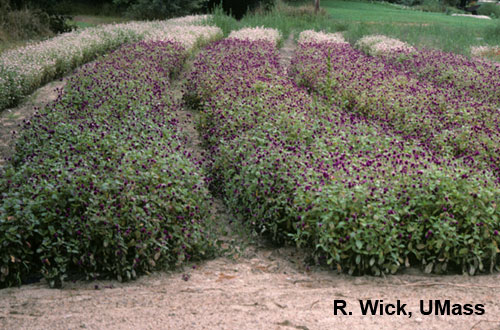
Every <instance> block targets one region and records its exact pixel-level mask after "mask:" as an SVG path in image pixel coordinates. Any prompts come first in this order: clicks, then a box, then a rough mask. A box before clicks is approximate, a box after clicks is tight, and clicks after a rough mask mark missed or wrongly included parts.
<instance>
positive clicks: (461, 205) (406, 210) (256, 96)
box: [188, 39, 500, 274]
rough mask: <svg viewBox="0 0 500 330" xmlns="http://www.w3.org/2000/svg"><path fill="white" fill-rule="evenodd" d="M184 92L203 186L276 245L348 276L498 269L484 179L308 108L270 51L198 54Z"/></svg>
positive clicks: (382, 132) (226, 48)
mask: <svg viewBox="0 0 500 330" xmlns="http://www.w3.org/2000/svg"><path fill="white" fill-rule="evenodd" d="M319 51H321V49H318V52H319ZM320 54H322V53H320ZM299 58H300V59H301V58H302V57H299ZM313 63H314V64H316V62H313ZM296 66H297V63H296ZM302 74H304V73H302ZM188 93H189V99H190V100H191V101H192V100H197V101H198V104H199V105H200V109H201V111H202V113H201V119H200V121H199V124H198V127H199V129H200V131H201V132H202V134H203V137H204V140H205V142H206V144H207V147H208V148H209V149H210V151H211V152H210V154H211V155H212V158H211V159H210V162H209V163H210V165H209V168H210V173H211V174H212V176H213V179H214V183H213V184H214V189H220V191H221V193H223V194H224V196H225V199H226V202H227V205H228V206H229V207H230V208H231V209H232V211H233V212H234V214H238V215H240V216H241V217H242V218H243V219H248V220H249V221H251V222H252V224H254V225H255V226H256V228H258V229H260V231H262V232H264V233H266V232H267V233H269V235H270V236H271V237H272V238H274V239H275V240H277V241H284V240H293V241H294V242H295V243H296V244H297V245H299V246H309V247H311V248H313V249H314V250H315V252H316V256H317V257H318V258H319V259H320V260H323V261H326V262H327V263H328V264H332V265H337V267H338V268H340V269H345V270H347V271H349V272H350V273H373V274H380V273H388V272H391V273H392V272H396V271H397V270H398V269H400V268H401V267H404V265H408V264H418V265H424V267H425V270H426V271H428V272H431V271H434V272H443V271H445V270H446V269H447V267H448V266H459V267H462V269H463V270H464V271H469V272H470V273H471V274H472V273H475V272H476V271H479V270H483V269H493V268H495V267H496V266H498V263H499V258H498V252H499V250H498V244H499V243H500V236H499V232H498V231H499V230H500V228H499V222H498V220H499V216H500V213H499V210H498V208H497V205H498V203H499V202H500V196H499V190H498V185H497V184H496V183H495V178H494V177H493V176H492V175H491V174H489V173H488V172H487V171H483V172H478V171H477V170H476V169H475V168H473V167H469V166H467V164H464V163H463V162H462V161H460V160H454V159H451V158H445V157H440V156H437V155H435V154H434V153H433V152H431V151H429V150H427V148H426V147H425V146H422V145H420V144H419V143H418V142H412V140H410V139H404V138H403V137H402V136H400V135H398V134H394V133H393V130H391V129H390V128H389V127H388V126H387V125H385V124H384V123H379V122H375V121H369V120H366V119H364V118H363V117H362V116H359V115H357V114H355V113H353V112H351V111H344V110H342V108H340V107H338V106H337V105H335V104H334V105H331V106H327V105H325V103H324V102H322V101H321V102H316V101H315V100H314V98H313V97H312V96H310V95H309V94H307V93H306V92H305V91H304V90H301V89H299V88H297V87H296V85H295V84H294V83H293V82H292V81H291V80H290V79H289V78H288V77H287V76H285V75H284V73H283V71H282V68H280V66H279V64H278V56H277V51H276V48H275V47H274V46H273V44H272V43H269V42H266V41H249V40H238V39H227V40H224V41H220V42H216V43H213V44H211V45H209V46H208V47H206V48H205V49H204V50H203V51H202V52H201V53H200V54H199V55H198V56H197V58H196V59H195V61H194V64H193V70H192V73H191V76H190V80H189V84H188ZM195 103H196V102H195Z"/></svg>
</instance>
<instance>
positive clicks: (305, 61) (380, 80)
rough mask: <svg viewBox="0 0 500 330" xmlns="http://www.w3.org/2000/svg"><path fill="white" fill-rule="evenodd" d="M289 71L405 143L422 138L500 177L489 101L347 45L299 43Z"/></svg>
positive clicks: (495, 121)
mask: <svg viewBox="0 0 500 330" xmlns="http://www.w3.org/2000/svg"><path fill="white" fill-rule="evenodd" d="M290 72H291V73H292V75H293V77H294V79H295V81H296V82H297V83H298V84H300V85H302V86H305V87H307V88H309V89H310V90H312V91H314V92H315V93H318V95H321V96H323V97H325V98H328V99H329V100H330V102H333V103H335V104H337V105H339V106H340V107H342V108H345V109H347V110H349V112H351V113H353V114H356V115H359V116H363V117H364V118H367V119H368V120H370V121H376V122H378V123H380V124H383V125H387V127H388V128H390V129H391V130H393V131H394V132H395V133H397V134H398V135H401V136H402V137H403V138H405V139H408V140H414V139H417V140H419V141H421V143H422V145H423V146H424V147H425V148H426V149H429V151H430V152H433V153H436V154H437V155H444V156H446V157H456V158H460V159H463V160H464V161H465V162H467V163H468V165H469V166H471V167H477V169H478V171H481V170H483V169H484V170H489V171H492V172H493V173H495V175H496V176H497V179H498V178H499V175H500V174H499V173H500V158H499V155H500V149H499V148H500V130H499V127H500V126H499V120H500V119H499V118H500V116H499V114H500V112H499V111H500V110H499V109H498V105H497V104H495V103H493V102H491V100H490V99H486V100H480V99H477V98H474V97H471V96H469V95H467V94H466V93H464V92H463V91H462V90H461V89H457V88H455V87H453V86H449V85H447V84H441V85H439V84H434V83H432V82H429V81H425V80H421V79H419V78H418V77H417V76H416V75H415V74H414V73H413V72H410V71H406V70H401V69H400V68H399V67H398V66H397V65H394V64H392V63H390V62H388V61H385V60H384V59H381V58H379V57H373V56H368V55H366V54H364V53H363V52H361V51H359V50H356V49H353V48H352V47H351V46H350V45H347V44H344V43H331V42H315V41H314V40H312V41H311V42H303V43H301V44H299V46H298V51H297V54H296V57H295V59H294V60H293V61H292V68H291V70H290ZM457 80H458V79H457ZM492 82H494V81H492ZM494 83H496V82H494ZM494 93H495V91H494V88H493V89H492V90H491V94H494ZM487 98H490V96H488V97H487Z"/></svg>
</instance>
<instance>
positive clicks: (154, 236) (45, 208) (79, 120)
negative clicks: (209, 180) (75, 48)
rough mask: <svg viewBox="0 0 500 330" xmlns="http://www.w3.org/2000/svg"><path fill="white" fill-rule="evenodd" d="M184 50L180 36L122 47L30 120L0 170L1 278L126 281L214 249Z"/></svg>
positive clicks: (53, 283)
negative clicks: (181, 113)
mask: <svg viewBox="0 0 500 330" xmlns="http://www.w3.org/2000/svg"><path fill="white" fill-rule="evenodd" d="M186 55H187V53H186V51H185V49H184V48H183V47H182V46H181V45H180V44H178V43H173V42H161V41H159V42H140V43H135V44H131V45H127V46H124V47H122V48H120V49H119V50H117V51H115V52H113V53H111V54H110V55H107V56H106V57H104V58H103V59H101V60H99V61H97V62H94V63H92V64H89V65H86V66H84V67H82V68H81V69H80V70H79V71H78V72H77V73H76V74H75V75H74V76H72V77H71V78H70V80H69V81H68V83H67V86H66V87H65V88H64V93H61V94H60V95H59V97H58V99H57V100H56V101H55V102H54V103H52V104H49V105H48V106H47V107H45V108H43V109H40V110H39V111H38V112H37V113H36V114H35V116H34V117H33V118H31V119H29V120H26V121H25V122H24V128H23V131H22V133H21V135H20V137H19V138H18V141H17V145H16V154H15V156H14V157H13V159H12V161H11V163H10V164H9V165H8V166H7V167H5V168H4V172H5V173H4V175H3V176H2V177H1V178H0V247H1V249H0V251H1V253H0V261H1V269H0V286H5V285H12V284H16V283H21V282H22V281H24V280H25V279H26V278H27V277H28V276H30V275H32V274H41V275H43V277H45V278H46V279H47V280H48V281H49V283H50V285H51V286H58V285H60V284H61V283H62V281H63V280H64V279H65V278H66V277H67V276H68V275H71V274H72V273H78V274H80V275H85V276H86V277H87V278H95V277H98V276H101V275H106V276H114V277H117V278H118V279H119V280H127V279H131V278H135V277H136V276H137V275H138V274H140V273H144V272H147V271H149V270H152V269H156V268H158V267H161V266H165V265H169V266H171V265H175V264H176V263H178V262H181V261H182V260H185V259H189V258H192V257H199V256H202V255H207V254H210V253H211V252H212V251H213V248H214V242H215V240H214V238H213V230H211V229H210V228H209V224H210V221H211V216H210V211H209V210H210V200H208V198H209V197H208V196H209V192H208V190H207V188H205V180H206V179H205V177H204V174H203V170H202V169H201V168H200V165H199V160H196V159H194V158H193V157H192V156H191V155H190V153H189V151H188V149H187V148H186V147H185V137H183V133H182V131H181V130H180V128H179V127H178V118H177V113H176V111H177V110H178V107H179V105H178V103H176V102H174V99H173V98H172V95H171V88H170V83H169V77H170V76H171V75H172V74H174V73H175V72H177V71H179V70H180V69H181V68H182V66H183V63H184V59H185V57H186Z"/></svg>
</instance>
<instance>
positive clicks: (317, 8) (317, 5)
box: [314, 0, 319, 14]
mask: <svg viewBox="0 0 500 330" xmlns="http://www.w3.org/2000/svg"><path fill="white" fill-rule="evenodd" d="M314 12H315V13H316V14H317V13H318V12H319V0H314Z"/></svg>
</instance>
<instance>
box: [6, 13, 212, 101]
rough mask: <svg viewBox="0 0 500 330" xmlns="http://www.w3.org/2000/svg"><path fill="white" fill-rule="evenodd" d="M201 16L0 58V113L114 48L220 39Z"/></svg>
mask: <svg viewBox="0 0 500 330" xmlns="http://www.w3.org/2000/svg"><path fill="white" fill-rule="evenodd" d="M205 19H206V17H205V16H202V17H196V16H188V17H186V18H181V19H174V20H172V21H168V20H167V21H156V22H130V23H124V24H113V25H105V26H100V27H93V28H87V29H84V30H77V31H74V32H70V33H65V34H62V35H60V36H57V37H55V38H52V39H49V40H46V41H42V42H39V43H34V44H31V45H28V46H25V47H21V48H16V49H13V50H10V51H6V52H4V53H2V55H1V56H0V110H3V109H5V108H7V107H9V106H13V105H16V104H17V103H18V102H19V101H20V99H21V98H23V97H25V96H26V95H28V94H29V93H31V92H33V91H34V90H35V89H36V88H38V87H40V86H41V85H42V84H44V83H47V82H48V81H50V80H52V79H54V78H55V77H58V76H61V75H62V74H64V73H67V72H69V71H71V70H72V69H74V68H76V67H78V66H80V65H82V64H83V63H86V62H89V61H90V60H92V59H94V58H95V57H96V56H98V55H101V54H104V53H106V52H108V51H110V50H112V49H115V48H117V47H118V46H120V45H122V44H124V43H128V42H135V41H139V40H153V41H157V40H163V41H166V40H171V41H176V42H180V43H181V44H182V45H183V46H184V47H185V48H186V49H191V48H193V47H195V46H197V45H200V44H202V43H203V42H207V41H210V40H213V39H216V38H218V37H220V36H221V34H222V32H221V30H220V29H219V28H217V27H213V26H202V25H200V24H199V23H200V22H203V21H204V20H205Z"/></svg>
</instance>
